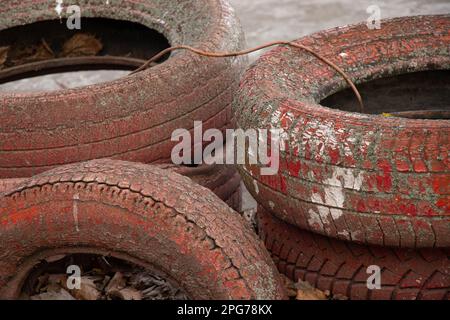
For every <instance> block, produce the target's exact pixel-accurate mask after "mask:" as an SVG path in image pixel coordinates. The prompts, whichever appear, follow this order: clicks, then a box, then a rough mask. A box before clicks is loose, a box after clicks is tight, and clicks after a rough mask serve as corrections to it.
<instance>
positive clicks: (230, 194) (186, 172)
mask: <svg viewBox="0 0 450 320" xmlns="http://www.w3.org/2000/svg"><path fill="white" fill-rule="evenodd" d="M156 167H158V168H161V169H169V170H171V171H174V172H176V173H178V174H181V175H183V176H186V177H188V178H190V179H191V180H192V181H194V182H195V183H196V184H199V185H201V186H203V187H205V188H208V189H209V190H211V191H212V192H214V193H215V194H216V195H217V196H218V197H219V198H220V199H222V200H223V201H224V202H226V203H227V204H228V205H229V206H230V207H231V208H233V209H234V210H235V211H237V212H240V211H241V204H242V199H241V181H242V180H241V176H240V175H239V173H238V172H237V170H236V168H235V167H234V166H230V165H220V164H214V165H200V166H198V167H186V166H177V165H173V164H161V165H156Z"/></svg>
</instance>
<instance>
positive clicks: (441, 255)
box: [257, 208, 450, 300]
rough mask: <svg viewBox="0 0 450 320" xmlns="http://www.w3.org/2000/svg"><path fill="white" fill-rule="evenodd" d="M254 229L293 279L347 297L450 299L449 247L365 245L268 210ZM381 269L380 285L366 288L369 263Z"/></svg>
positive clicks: (261, 211) (260, 214) (261, 212)
mask: <svg viewBox="0 0 450 320" xmlns="http://www.w3.org/2000/svg"><path fill="white" fill-rule="evenodd" d="M257 221H258V230H259V234H260V236H261V238H262V239H263V241H264V242H265V244H266V247H267V248H268V249H269V251H270V252H271V254H272V257H273V259H274V261H275V263H276V265H277V267H278V269H279V271H280V272H281V273H283V274H285V275H286V276H288V277H289V278H291V279H292V280H293V281H298V280H299V279H300V280H303V281H308V282H309V283H310V284H311V285H313V286H316V287H317V288H319V289H320V290H324V291H325V290H329V291H330V292H331V293H332V294H334V295H336V294H341V295H345V296H347V297H349V298H350V299H383V300H386V299H399V300H400V299H425V300H432V299H433V300H434V299H450V250H449V249H448V248H447V249H400V248H386V247H379V246H365V245H358V244H355V243H351V242H347V241H342V240H336V239H331V238H328V237H324V236H322V235H318V234H315V233H312V232H308V231H304V230H301V229H299V228H297V227H294V226H292V225H289V224H287V223H286V222H283V221H282V220H280V219H278V218H276V217H274V216H273V215H271V214H269V213H267V211H265V210H264V209H262V208H259V209H258V214H257ZM373 265H376V266H378V267H380V269H381V289H380V290H368V288H367V280H368V278H369V276H370V275H371V274H372V273H370V274H368V273H367V268H368V267H369V266H373Z"/></svg>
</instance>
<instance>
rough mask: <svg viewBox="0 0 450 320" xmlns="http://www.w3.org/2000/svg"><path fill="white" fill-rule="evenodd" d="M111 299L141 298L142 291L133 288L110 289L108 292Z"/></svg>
mask: <svg viewBox="0 0 450 320" xmlns="http://www.w3.org/2000/svg"><path fill="white" fill-rule="evenodd" d="M108 297H110V298H111V299H113V300H114V299H119V300H142V293H141V292H140V291H138V290H136V289H133V288H125V289H122V290H111V291H110V292H109V293H108Z"/></svg>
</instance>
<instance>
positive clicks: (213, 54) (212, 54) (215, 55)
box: [131, 41, 364, 113]
mask: <svg viewBox="0 0 450 320" xmlns="http://www.w3.org/2000/svg"><path fill="white" fill-rule="evenodd" d="M277 45H285V46H290V47H294V48H297V49H302V50H305V51H307V52H309V53H310V54H312V55H313V56H315V57H316V58H317V59H319V60H321V61H322V62H324V63H326V64H327V65H329V66H330V67H332V68H333V69H334V70H336V71H337V72H338V73H339V74H340V75H341V76H342V77H343V78H344V79H345V81H346V82H347V83H348V85H349V86H350V88H351V89H352V90H353V92H354V94H355V96H356V98H357V99H358V102H359V106H360V112H361V113H364V103H363V100H362V98H361V94H360V93H359V91H358V89H357V88H356V86H355V84H354V83H353V81H352V80H351V79H350V77H349V76H348V75H347V74H346V73H345V71H344V70H342V69H341V68H340V67H339V66H337V65H336V64H335V63H333V62H332V61H330V60H328V59H327V58H325V57H323V56H322V55H320V54H318V53H317V52H315V51H314V50H312V49H311V48H308V47H306V46H304V45H301V44H297V43H294V42H291V41H274V42H269V43H266V44H263V45H260V46H257V47H254V48H250V49H246V50H242V51H236V52H208V51H203V50H200V49H197V48H193V47H191V46H187V45H178V46H173V47H170V48H166V49H164V50H162V51H161V52H160V53H158V54H157V55H155V56H153V57H152V58H150V59H149V60H147V61H146V62H145V63H144V64H143V65H142V66H140V67H139V68H137V69H136V70H134V71H133V72H132V73H131V74H135V73H137V72H140V71H142V70H145V69H147V68H148V67H150V66H152V64H153V63H154V62H156V61H158V60H159V59H161V58H162V57H163V56H164V55H166V54H168V53H170V52H172V51H176V50H188V51H191V52H194V53H196V54H198V55H201V56H205V57H211V58H226V57H237V56H242V55H246V54H249V53H252V52H255V51H259V50H262V49H265V48H269V47H273V46H277Z"/></svg>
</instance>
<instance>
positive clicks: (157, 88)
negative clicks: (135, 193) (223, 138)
mask: <svg viewBox="0 0 450 320" xmlns="http://www.w3.org/2000/svg"><path fill="white" fill-rule="evenodd" d="M3 4H4V5H2V7H1V9H0V30H4V29H7V28H12V27H15V26H21V25H26V24H30V23H33V22H36V21H43V20H54V19H55V17H56V15H55V4H54V3H52V2H49V1H40V0H25V1H20V2H18V1H13V0H6V1H4V2H3ZM82 13H83V18H91V17H96V18H111V19H116V20H126V21H131V22H136V23H140V24H142V25H145V26H147V27H149V28H151V29H154V30H156V31H158V32H160V33H162V34H164V35H165V37H166V38H167V39H168V40H169V42H170V43H171V44H172V45H177V44H187V45H193V46H195V47H198V48H203V49H205V50H211V51H234V50H238V49H240V48H241V47H243V46H244V38H243V33H242V31H241V28H240V25H239V22H238V21H237V19H236V17H235V15H234V11H233V10H232V9H231V7H230V6H229V4H228V3H227V2H226V0H212V1H211V0H200V1H182V2H180V1H157V2H155V1H150V0H145V1H138V2H136V1H131V0H124V1H118V2H116V3H114V5H111V6H105V4H104V1H103V0H93V1H89V4H87V3H84V4H83V5H82ZM193 17H195V18H193ZM61 28H65V26H64V25H62V26H61ZM245 62H246V58H245V57H238V58H226V59H210V58H204V57H199V56H197V55H194V54H191V53H189V52H186V51H183V52H177V53H175V54H173V55H172V56H171V57H170V58H169V59H168V60H167V61H165V62H164V63H162V64H159V65H157V66H155V67H153V68H151V69H148V70H146V71H143V72H140V73H138V74H134V75H131V76H128V77H125V78H122V79H118V80H115V81H111V82H107V83H102V84H98V85H92V86H87V87H82V88H75V89H69V90H61V91H57V92H43V93H34V94H5V93H0V123H1V126H0V178H10V177H14V178H15V177H29V176H33V175H35V174H37V173H40V172H43V171H46V170H49V169H51V168H52V167H54V166H58V165H62V164H66V163H75V162H80V161H85V160H91V159H98V158H114V159H121V160H128V161H135V162H143V163H151V162H164V161H163V160H167V159H170V153H171V149H172V146H173V145H174V144H175V143H174V142H171V141H170V138H171V134H172V132H173V131H174V130H175V129H178V128H186V129H192V128H193V126H194V123H193V122H194V120H198V121H203V127H204V128H205V129H207V128H218V129H221V128H222V129H223V128H225V127H227V126H229V123H230V120H231V105H230V104H231V100H232V97H233V95H234V92H235V89H236V88H237V87H238V81H239V78H240V76H241V73H242V71H243V68H244V67H245Z"/></svg>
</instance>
